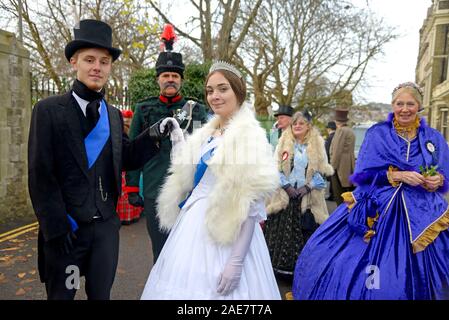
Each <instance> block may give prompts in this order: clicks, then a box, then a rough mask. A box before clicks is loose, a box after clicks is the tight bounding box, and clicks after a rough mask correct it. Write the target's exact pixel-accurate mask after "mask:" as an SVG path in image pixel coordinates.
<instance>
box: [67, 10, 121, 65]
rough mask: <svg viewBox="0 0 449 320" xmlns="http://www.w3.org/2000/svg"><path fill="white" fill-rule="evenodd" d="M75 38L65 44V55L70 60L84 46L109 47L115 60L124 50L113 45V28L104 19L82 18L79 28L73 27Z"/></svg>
mask: <svg viewBox="0 0 449 320" xmlns="http://www.w3.org/2000/svg"><path fill="white" fill-rule="evenodd" d="M73 32H74V35H75V39H74V40H73V41H71V42H69V43H68V44H67V45H66V46H65V57H66V58H67V60H69V61H70V58H71V57H72V56H73V55H74V53H75V52H76V51H77V50H79V49H82V48H103V49H107V50H108V51H109V53H110V54H111V56H112V61H115V60H116V59H117V58H118V57H119V56H120V54H121V53H122V50H120V49H117V48H113V47H112V29H111V27H110V26H109V25H108V24H107V23H105V22H102V21H98V20H90V19H87V20H81V21H80V26H79V28H74V29H73Z"/></svg>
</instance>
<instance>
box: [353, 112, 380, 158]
mask: <svg viewBox="0 0 449 320" xmlns="http://www.w3.org/2000/svg"><path fill="white" fill-rule="evenodd" d="M374 124H376V122H374V121H368V122H363V123H359V124H357V125H354V126H353V127H352V130H354V134H355V147H354V155H355V158H356V159H357V156H358V154H359V150H360V147H361V146H362V142H363V139H365V133H366V130H368V129H369V128H371V126H373V125H374Z"/></svg>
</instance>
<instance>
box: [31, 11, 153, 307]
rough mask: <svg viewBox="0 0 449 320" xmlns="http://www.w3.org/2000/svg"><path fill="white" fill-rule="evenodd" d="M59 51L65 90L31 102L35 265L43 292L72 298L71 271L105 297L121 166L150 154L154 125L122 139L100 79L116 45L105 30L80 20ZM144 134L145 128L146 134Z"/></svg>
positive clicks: (93, 294)
mask: <svg viewBox="0 0 449 320" xmlns="http://www.w3.org/2000/svg"><path fill="white" fill-rule="evenodd" d="M74 33H75V38H74V40H73V41H71V42H69V43H68V44H67V45H66V47H65V55H66V58H67V60H69V62H70V64H71V65H72V67H73V69H74V70H75V71H76V80H75V81H74V83H73V86H72V89H71V90H70V91H69V92H67V93H65V94H62V95H58V96H53V97H49V98H47V99H44V100H41V101H39V102H38V103H37V104H36V105H35V106H34V108H33V113H32V118H31V126H30V134H29V144H28V173H29V182H28V187H29V192H30V197H31V201H32V204H33V208H34V211H35V214H36V216H37V219H38V221H39V236H38V264H39V273H40V276H41V280H42V281H43V282H45V286H46V290H47V297H48V299H68V300H70V299H74V297H75V294H76V290H77V289H79V279H78V278H79V277H78V275H84V276H85V279H86V284H85V285H86V293H87V296H88V299H102V300H107V299H110V291H111V288H112V284H113V282H114V277H115V272H116V268H117V262H118V249H119V228H120V221H119V218H118V216H117V213H116V211H115V208H116V204H117V198H118V196H119V195H120V190H121V172H122V169H125V170H128V169H135V168H138V167H140V166H142V165H143V164H144V163H145V162H146V161H148V160H149V159H150V158H152V157H153V156H154V155H155V154H156V153H157V152H158V147H157V146H156V144H155V143H154V140H155V139H160V131H159V130H160V128H159V124H157V125H156V126H153V127H151V128H148V129H147V130H146V131H144V132H142V134H141V135H139V136H138V137H136V139H134V141H132V142H130V141H129V139H128V137H127V135H126V134H125V133H124V132H123V119H122V115H121V112H120V111H119V110H118V109H116V108H114V107H112V106H110V105H108V104H107V103H106V101H105V100H104V86H105V84H106V83H107V80H108V77H109V74H110V72H111V68H112V62H113V61H115V60H116V59H117V58H118V57H119V55H120V53H121V50H119V49H117V48H113V47H112V29H111V28H110V26H109V25H107V24H106V23H104V22H101V21H96V20H82V21H80V25H79V28H76V29H75V30H74ZM150 133H151V134H150Z"/></svg>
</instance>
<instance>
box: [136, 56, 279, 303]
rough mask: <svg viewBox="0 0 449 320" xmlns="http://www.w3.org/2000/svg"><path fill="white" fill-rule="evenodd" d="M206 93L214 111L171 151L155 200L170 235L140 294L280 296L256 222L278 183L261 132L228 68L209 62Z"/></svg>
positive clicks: (166, 296) (170, 296) (161, 296)
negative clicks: (161, 184) (163, 182)
mask: <svg viewBox="0 0 449 320" xmlns="http://www.w3.org/2000/svg"><path fill="white" fill-rule="evenodd" d="M206 97H207V103H208V105H209V106H210V107H211V108H212V110H213V111H214V113H215V116H214V117H213V118H212V119H211V120H210V121H209V122H208V123H207V124H206V125H205V126H204V127H203V128H201V129H198V130H196V131H195V132H194V133H193V134H192V135H191V136H189V137H188V138H187V139H186V141H185V142H184V141H181V142H178V143H177V145H176V148H174V150H173V151H172V152H175V153H176V154H172V164H171V166H170V169H169V175H168V178H167V179H166V182H165V184H164V186H163V187H162V190H161V192H160V195H159V197H158V199H157V202H158V218H159V221H160V227H161V228H163V229H166V230H170V235H169V237H168V239H167V242H166V243H165V245H164V248H163V249H162V252H161V254H160V256H159V258H158V260H157V262H156V264H155V265H154V266H153V268H152V270H151V273H150V275H149V278H148V281H147V283H146V285H145V288H144V291H143V293H142V297H141V299H185V300H191V299H204V300H206V299H241V300H247V299H280V298H281V297H280V293H279V289H278V286H277V283H276V279H275V277H274V274H273V270H272V266H271V262H270V256H269V253H268V249H267V246H266V243H265V239H264V236H263V233H262V230H261V228H260V225H259V222H260V221H262V220H265V219H266V212H265V207H264V199H265V197H267V196H268V195H269V194H271V193H272V192H273V191H274V190H275V189H276V187H277V186H278V183H279V176H278V172H277V169H276V164H275V162H274V158H273V156H272V151H271V147H270V145H269V143H268V141H267V138H266V134H265V130H264V129H262V128H261V126H260V125H259V123H258V121H257V120H256V118H255V115H254V112H253V111H252V110H251V109H250V107H248V106H246V105H245V104H244V101H245V98H246V84H245V81H244V79H243V77H242V75H241V74H240V72H239V71H238V70H237V69H236V68H235V67H234V66H232V65H230V64H228V63H226V62H222V61H219V62H216V63H214V64H213V65H212V67H211V69H210V71H209V75H208V76H207V78H206ZM176 131H178V132H179V127H178V128H177V129H175V130H174V131H173V132H172V137H173V136H176V135H174V133H176ZM172 140H173V139H172ZM181 140H182V139H181ZM173 143H175V141H173ZM175 150H178V151H175Z"/></svg>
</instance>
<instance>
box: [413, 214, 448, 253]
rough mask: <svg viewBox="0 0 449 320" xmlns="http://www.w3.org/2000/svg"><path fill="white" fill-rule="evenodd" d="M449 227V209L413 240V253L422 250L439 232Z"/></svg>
mask: <svg viewBox="0 0 449 320" xmlns="http://www.w3.org/2000/svg"><path fill="white" fill-rule="evenodd" d="M448 228H449V209H448V210H446V212H445V213H444V214H443V215H442V216H441V218H439V219H438V220H437V221H435V222H434V223H433V224H432V225H430V226H429V227H428V228H427V230H426V231H424V232H423V233H422V234H421V235H420V236H419V238H418V239H416V240H415V241H413V243H412V247H413V253H418V252H421V251H423V250H424V249H425V248H426V247H427V246H428V245H429V244H431V243H432V242H433V241H435V239H436V238H437V237H438V235H439V234H440V232H442V231H446V230H447V229H448Z"/></svg>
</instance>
